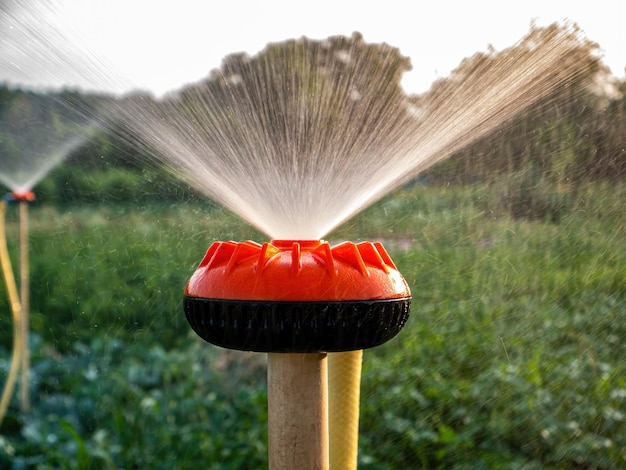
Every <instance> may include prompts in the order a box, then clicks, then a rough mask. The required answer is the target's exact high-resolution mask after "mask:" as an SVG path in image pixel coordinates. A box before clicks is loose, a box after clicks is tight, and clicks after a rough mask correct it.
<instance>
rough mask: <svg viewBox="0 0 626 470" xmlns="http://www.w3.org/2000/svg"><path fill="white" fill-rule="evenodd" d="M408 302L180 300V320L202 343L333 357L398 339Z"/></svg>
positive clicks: (250, 349) (187, 298) (259, 350)
mask: <svg viewBox="0 0 626 470" xmlns="http://www.w3.org/2000/svg"><path fill="white" fill-rule="evenodd" d="M410 305H411V299H410V297H409V298H400V299H384V300H367V301H341V302H328V301H323V302H272V301H245V300H221V299H205V298H195V297H185V299H184V309H185V315H186V317H187V320H188V322H189V324H190V325H191V327H192V329H193V330H194V331H195V332H196V333H197V334H198V336H200V337H201V338H202V339H204V340H205V341H208V342H209V343H211V344H215V345H217V346H221V347H224V348H229V349H239V350H243V351H256V352H289V353H294V352H297V353H312V352H321V351H324V352H338V351H353V350H358V349H366V348H371V347H374V346H378V345H380V344H382V343H384V342H386V341H388V340H390V339H391V338H393V337H394V336H396V335H397V334H398V332H399V331H400V330H401V329H402V327H403V326H404V324H405V323H406V321H407V320H408V317H409V310H410Z"/></svg>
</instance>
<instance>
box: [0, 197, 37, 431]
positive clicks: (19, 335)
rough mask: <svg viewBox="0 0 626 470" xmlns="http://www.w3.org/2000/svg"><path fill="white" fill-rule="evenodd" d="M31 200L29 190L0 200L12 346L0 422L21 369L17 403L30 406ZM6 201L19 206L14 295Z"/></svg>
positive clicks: (0, 260) (0, 247)
mask: <svg viewBox="0 0 626 470" xmlns="http://www.w3.org/2000/svg"><path fill="white" fill-rule="evenodd" d="M34 200H35V194H34V193H33V192H32V191H30V190H22V191H13V192H10V193H7V194H6V195H5V196H4V197H3V198H2V200H0V267H1V268H2V277H3V279H4V282H5V285H6V290H7V295H8V297H9V308H10V310H11V319H12V322H13V349H12V354H11V363H10V366H9V373H8V375H7V379H6V382H5V385H4V389H3V391H2V398H1V399H0V424H1V423H2V420H3V418H4V415H5V413H6V410H7V408H8V406H9V403H10V400H11V396H12V395H13V389H14V387H15V383H16V381H17V377H18V374H19V371H20V368H21V371H22V375H21V377H22V381H21V386H20V403H21V409H22V411H27V410H28V409H29V408H30V397H29V392H28V390H29V369H30V359H29V358H30V354H29V349H28V336H29V334H28V332H29V328H28V324H29V322H28V310H29V304H30V302H29V297H30V293H29V269H28V204H29V203H30V202H32V201H34ZM10 203H15V204H18V205H19V208H20V209H19V212H20V271H19V272H20V291H19V294H18V289H17V285H16V282H15V276H14V274H13V268H12V265H11V259H10V256H9V250H8V247H7V239H6V238H7V237H6V227H5V218H6V211H7V207H8V205H9V204H10Z"/></svg>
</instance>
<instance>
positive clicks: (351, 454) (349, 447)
mask: <svg viewBox="0 0 626 470" xmlns="http://www.w3.org/2000/svg"><path fill="white" fill-rule="evenodd" d="M362 360H363V350H358V351H346V352H336V353H329V354H328V427H329V444H328V445H329V459H330V470H355V469H356V468H357V456H358V442H359V398H360V392H361V364H362Z"/></svg>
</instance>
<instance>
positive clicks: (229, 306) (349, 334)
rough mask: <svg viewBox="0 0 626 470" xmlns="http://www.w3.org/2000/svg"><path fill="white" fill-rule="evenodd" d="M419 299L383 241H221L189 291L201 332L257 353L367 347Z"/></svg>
mask: <svg viewBox="0 0 626 470" xmlns="http://www.w3.org/2000/svg"><path fill="white" fill-rule="evenodd" d="M410 303H411V295H410V291H409V288H408V285H407V284H406V281H405V280H404V278H403V277H402V275H401V274H400V273H399V272H398V270H397V269H396V267H395V265H394V264H393V262H392V261H391V258H390V257H389V255H388V254H387V253H386V252H385V250H384V248H383V247H382V245H381V244H380V243H370V242H363V243H359V244H354V243H351V242H345V243H341V244H339V245H337V246H335V247H332V248H331V247H330V245H329V244H328V242H325V241H321V240H272V241H271V242H267V243H264V244H263V245H260V244H258V243H255V242H251V241H247V242H242V243H236V242H215V243H214V244H213V245H211V247H210V248H209V249H208V251H207V254H206V256H205V258H204V259H203V260H202V262H201V263H200V265H199V266H198V269H197V270H196V272H195V273H194V274H193V275H192V277H191V278H190V280H189V282H188V284H187V287H186V289H185V299H184V309H185V315H186V317H187V320H188V321H189V323H190V325H191V327H192V328H193V330H194V331H195V332H196V333H197V334H198V335H199V336H200V337H201V338H203V339H204V340H206V341H208V342H210V343H212V344H215V345H218V346H222V347H226V348H230V349H239V350H247V351H257V352H322V351H324V352H335V351H351V350H358V349H366V348H371V347H374V346H378V345H379V344H382V343H384V342H386V341H388V340H389V339H391V338H393V337H394V336H395V335H396V334H397V333H398V332H399V331H400V330H401V329H402V327H403V326H404V324H405V323H406V321H407V319H408V316H409V310H410Z"/></svg>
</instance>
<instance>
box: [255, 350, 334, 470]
mask: <svg viewBox="0 0 626 470" xmlns="http://www.w3.org/2000/svg"><path fill="white" fill-rule="evenodd" d="M267 383H268V441H269V443H268V447H269V468H270V470H296V469H297V470H328V405H327V394H328V390H327V388H328V385H327V376H326V354H325V353H269V354H268V367H267Z"/></svg>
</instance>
